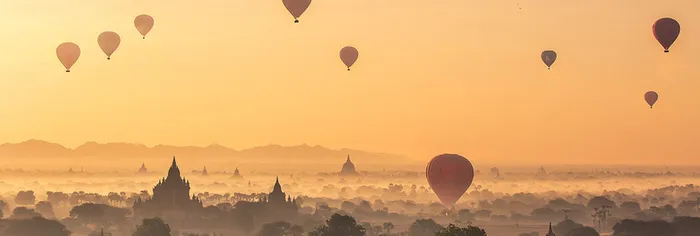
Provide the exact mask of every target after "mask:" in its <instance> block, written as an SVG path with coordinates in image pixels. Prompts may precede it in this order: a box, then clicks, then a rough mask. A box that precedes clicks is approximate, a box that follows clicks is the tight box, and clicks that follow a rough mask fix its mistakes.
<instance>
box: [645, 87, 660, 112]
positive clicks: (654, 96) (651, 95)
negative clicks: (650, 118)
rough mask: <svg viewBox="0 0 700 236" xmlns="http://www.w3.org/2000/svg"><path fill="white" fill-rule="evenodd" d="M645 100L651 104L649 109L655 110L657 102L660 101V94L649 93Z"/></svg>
mask: <svg viewBox="0 0 700 236" xmlns="http://www.w3.org/2000/svg"><path fill="white" fill-rule="evenodd" d="M644 100H646V101H647V104H649V108H654V104H655V103H656V100H659V94H658V93H656V92H654V91H649V92H647V93H645V94H644Z"/></svg>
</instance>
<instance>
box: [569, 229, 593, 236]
mask: <svg viewBox="0 0 700 236" xmlns="http://www.w3.org/2000/svg"><path fill="white" fill-rule="evenodd" d="M566 236H600V234H599V233H598V231H596V230H595V229H593V228H591V227H580V228H576V229H574V230H572V231H571V232H569V234H567V235H566Z"/></svg>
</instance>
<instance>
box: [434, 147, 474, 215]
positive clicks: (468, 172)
mask: <svg viewBox="0 0 700 236" xmlns="http://www.w3.org/2000/svg"><path fill="white" fill-rule="evenodd" d="M425 177H426V178H427V179H428V184H430V187H431V188H432V189H433V191H435V194H436V195H437V196H438V198H439V199H440V201H441V202H442V204H443V205H444V206H445V207H448V208H449V207H452V206H453V205H454V204H455V203H456V202H457V200H459V198H460V197H462V194H464V192H466V191H467V189H468V188H469V186H470V185H471V184H472V180H474V167H473V166H472V163H471V162H469V160H467V159H466V158H464V157H462V156H460V155H457V154H442V155H439V156H436V157H434V158H433V159H432V160H430V162H428V166H427V167H426V169H425Z"/></svg>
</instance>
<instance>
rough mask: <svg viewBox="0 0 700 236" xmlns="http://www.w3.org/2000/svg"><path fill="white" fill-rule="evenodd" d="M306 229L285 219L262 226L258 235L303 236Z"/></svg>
mask: <svg viewBox="0 0 700 236" xmlns="http://www.w3.org/2000/svg"><path fill="white" fill-rule="evenodd" d="M303 235H304V230H303V229H302V228H301V226H298V225H291V224H290V223H287V222H284V221H278V222H274V223H267V224H264V225H263V226H262V228H261V229H260V232H258V236H303Z"/></svg>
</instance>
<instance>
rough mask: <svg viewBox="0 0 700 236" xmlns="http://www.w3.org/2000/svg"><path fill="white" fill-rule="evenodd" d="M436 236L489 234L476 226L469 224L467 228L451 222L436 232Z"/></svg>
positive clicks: (482, 235) (481, 235)
mask: <svg viewBox="0 0 700 236" xmlns="http://www.w3.org/2000/svg"><path fill="white" fill-rule="evenodd" d="M435 236H487V235H486V231H485V230H483V229H481V228H479V227H476V226H471V225H470V226H467V227H465V228H460V227H457V226H456V225H453V224H450V225H448V226H447V227H445V228H441V229H440V230H438V231H437V233H435Z"/></svg>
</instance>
